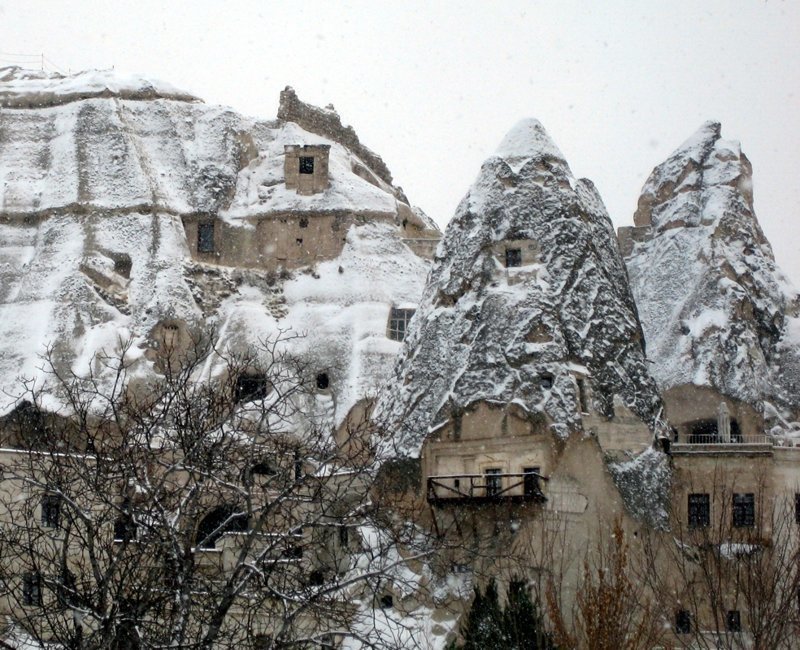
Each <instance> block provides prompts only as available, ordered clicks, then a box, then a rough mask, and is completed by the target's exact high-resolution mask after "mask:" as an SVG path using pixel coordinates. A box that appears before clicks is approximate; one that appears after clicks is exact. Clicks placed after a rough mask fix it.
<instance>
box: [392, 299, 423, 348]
mask: <svg viewBox="0 0 800 650" xmlns="http://www.w3.org/2000/svg"><path fill="white" fill-rule="evenodd" d="M415 311H416V310H414V309H398V308H397V307H392V311H391V312H390V313H389V338H390V339H392V341H404V340H405V338H406V332H408V324H409V323H410V322H411V319H412V318H413V317H414V313H415Z"/></svg>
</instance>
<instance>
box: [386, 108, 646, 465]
mask: <svg viewBox="0 0 800 650" xmlns="http://www.w3.org/2000/svg"><path fill="white" fill-rule="evenodd" d="M582 376H586V377H587V379H586V381H587V382H588V383H589V384H590V386H591V393H592V395H593V409H594V410H596V411H598V412H601V413H604V414H607V415H610V414H611V413H612V412H613V408H614V406H613V404H614V398H615V396H618V398H619V399H621V401H622V402H623V403H624V404H626V405H627V406H628V407H629V408H630V409H631V410H633V411H634V412H635V413H636V414H637V415H639V416H640V417H641V418H642V419H643V420H644V421H645V422H647V423H648V424H649V425H650V426H654V425H655V422H656V420H657V418H658V411H659V406H660V402H659V397H658V395H657V392H656V388H655V384H654V382H653V380H652V379H651V378H650V376H649V374H648V371H647V365H646V362H645V358H644V352H643V348H642V334H641V329H640V327H639V323H638V320H637V317H636V310H635V307H634V304H633V299H632V297H631V294H630V290H629V287H628V281H627V277H626V273H625V268H624V265H623V262H622V259H621V257H620V255H619V252H618V248H617V243H616V238H615V235H614V231H613V228H612V226H611V223H610V221H609V218H608V215H607V214H606V211H605V208H604V206H603V203H602V201H601V199H600V197H599V195H598V194H597V191H596V190H595V188H594V186H593V185H592V184H591V183H590V182H589V181H586V180H579V181H575V179H574V178H573V177H572V174H571V172H570V170H569V167H568V166H567V164H566V162H565V161H564V157H563V155H562V154H561V152H560V151H559V150H558V148H557V147H556V146H555V145H554V144H553V142H552V141H551V140H550V138H549V137H548V135H547V133H546V132H545V131H544V129H543V128H542V126H541V124H539V123H538V122H537V121H535V120H529V121H524V122H521V123H520V124H518V125H517V126H515V127H514V128H513V129H512V130H511V132H510V133H509V134H508V136H506V138H505V139H504V141H503V143H502V145H501V146H500V148H499V150H498V152H497V155H495V156H492V157H491V158H489V159H488V160H487V161H486V162H485V163H484V164H483V166H482V168H481V171H480V174H479V175H478V178H477V180H476V181H475V184H474V185H473V186H472V188H471V189H470V190H469V192H468V193H467V195H466V196H465V197H464V199H463V200H462V202H461V204H460V205H459V207H458V210H457V211H456V214H455V216H454V218H453V220H452V221H451V222H450V224H449V226H448V228H447V231H446V233H445V236H444V239H443V240H442V242H441V245H440V248H439V252H438V255H437V260H436V263H435V265H434V268H433V270H432V272H431V275H430V277H429V279H428V283H427V286H426V289H425V292H424V295H423V299H422V302H421V304H420V308H419V310H418V311H417V313H416V315H415V317H414V319H413V321H412V323H411V327H410V332H409V335H408V337H407V339H406V346H405V348H404V351H403V353H402V355H401V358H400V359H399V361H398V363H397V365H396V368H395V378H394V380H393V382H391V384H390V385H389V386H387V388H386V390H385V392H384V393H383V395H382V396H381V399H380V400H379V405H378V409H377V414H378V416H379V418H381V419H382V420H383V421H384V423H385V424H386V426H387V427H389V428H390V430H391V431H392V432H393V433H394V434H395V435H394V439H393V443H394V447H395V449H396V451H397V452H399V453H400V454H406V455H411V456H414V455H416V454H417V453H419V449H420V447H421V444H422V442H423V441H424V439H425V436H426V435H427V433H428V431H429V430H430V428H431V427H435V426H436V425H438V424H439V423H440V422H443V421H446V420H447V419H449V418H450V417H451V415H452V414H453V413H455V412H458V411H459V410H460V409H464V408H467V407H469V406H470V405H471V404H474V403H475V402H478V401H488V402H494V403H498V402H499V403H512V402H513V403H515V404H516V405H518V406H519V407H522V408H523V409H525V410H526V411H528V412H529V413H539V414H542V415H543V416H545V417H546V418H547V420H548V421H549V422H550V423H551V427H552V429H553V430H554V431H555V432H556V433H557V434H559V435H562V436H563V435H567V434H568V433H570V432H571V431H576V430H579V429H580V428H581V418H580V415H579V412H580V411H581V409H580V407H579V394H578V393H579V391H578V384H577V381H576V378H577V377H582ZM387 452H388V449H387Z"/></svg>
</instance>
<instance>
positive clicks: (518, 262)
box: [506, 248, 522, 268]
mask: <svg viewBox="0 0 800 650" xmlns="http://www.w3.org/2000/svg"><path fill="white" fill-rule="evenodd" d="M506 266H507V267H509V268H511V267H512V266H522V249H521V248H506Z"/></svg>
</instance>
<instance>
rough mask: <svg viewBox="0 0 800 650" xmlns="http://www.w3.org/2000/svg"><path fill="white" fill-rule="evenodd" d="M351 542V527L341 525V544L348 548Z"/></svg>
mask: <svg viewBox="0 0 800 650" xmlns="http://www.w3.org/2000/svg"><path fill="white" fill-rule="evenodd" d="M349 543H350V529H349V528H348V527H347V526H340V527H339V545H340V546H341V547H343V548H346V547H347V546H348V544H349Z"/></svg>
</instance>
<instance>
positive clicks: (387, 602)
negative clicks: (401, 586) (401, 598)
mask: <svg viewBox="0 0 800 650" xmlns="http://www.w3.org/2000/svg"><path fill="white" fill-rule="evenodd" d="M392 606H394V597H393V596H392V594H384V595H383V596H381V609H391V608H392Z"/></svg>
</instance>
